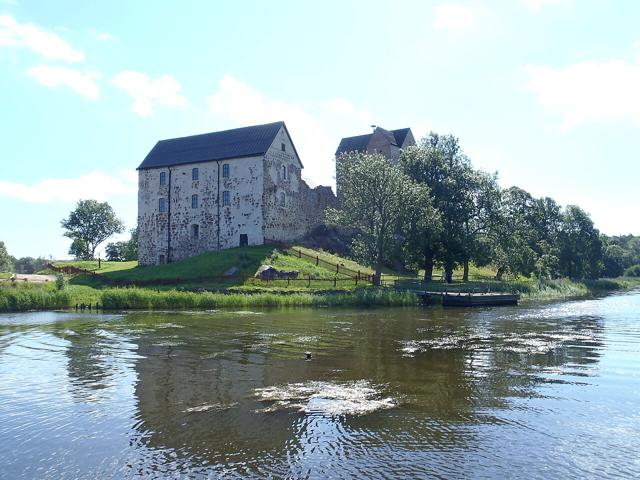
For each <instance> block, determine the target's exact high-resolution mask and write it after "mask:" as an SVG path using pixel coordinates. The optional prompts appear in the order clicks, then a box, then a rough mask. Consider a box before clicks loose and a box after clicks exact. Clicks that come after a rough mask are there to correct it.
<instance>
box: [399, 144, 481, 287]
mask: <svg viewBox="0 0 640 480" xmlns="http://www.w3.org/2000/svg"><path fill="white" fill-rule="evenodd" d="M400 163H401V165H402V168H403V170H404V171H405V173H407V174H408V175H409V177H411V179H412V180H414V181H416V182H418V183H422V184H425V185H427V186H428V187H429V189H430V191H431V198H432V201H433V205H434V207H435V208H436V209H437V210H438V211H439V213H440V217H441V220H442V230H441V235H440V238H439V241H438V242H435V243H434V244H433V247H434V248H433V250H432V252H431V253H432V260H431V261H430V262H428V263H427V265H426V268H425V280H427V281H428V280H430V279H431V277H432V271H433V265H434V263H435V261H436V260H439V261H440V262H441V263H442V265H443V266H444V270H445V275H446V278H447V281H449V282H450V281H451V279H452V274H453V270H454V268H455V267H456V265H457V264H459V263H460V262H461V261H464V260H463V257H464V255H463V250H464V243H465V240H464V220H465V219H467V218H469V217H470V216H471V214H470V213H469V210H470V209H472V208H473V205H472V204H473V201H472V200H471V199H470V198H469V191H468V187H469V184H470V182H471V178H472V176H473V169H472V167H471V162H470V161H469V159H468V157H467V156H466V155H465V154H464V153H463V152H462V148H461V147H460V144H459V141H458V139H457V138H456V137H454V136H453V135H439V134H437V133H434V132H431V133H430V134H429V135H428V136H427V137H425V138H423V139H422V140H421V141H420V144H419V145H418V146H416V147H411V148H407V149H405V150H403V152H402V154H401V158H400Z"/></svg>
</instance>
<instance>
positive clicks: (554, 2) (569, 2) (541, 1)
mask: <svg viewBox="0 0 640 480" xmlns="http://www.w3.org/2000/svg"><path fill="white" fill-rule="evenodd" d="M520 3H521V4H522V5H524V6H525V7H527V8H528V9H529V10H532V11H534V12H538V11H540V10H541V9H542V8H544V7H562V8H571V7H572V6H573V0H520Z"/></svg>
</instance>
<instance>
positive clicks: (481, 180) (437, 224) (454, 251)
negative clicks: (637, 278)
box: [327, 133, 639, 281]
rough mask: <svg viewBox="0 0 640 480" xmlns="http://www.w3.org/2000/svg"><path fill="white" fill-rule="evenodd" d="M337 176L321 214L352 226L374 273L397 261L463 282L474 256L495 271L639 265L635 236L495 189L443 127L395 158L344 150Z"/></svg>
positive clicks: (593, 270) (570, 272)
mask: <svg viewBox="0 0 640 480" xmlns="http://www.w3.org/2000/svg"><path fill="white" fill-rule="evenodd" d="M336 181H337V185H338V192H339V197H340V200H341V207H340V208H339V209H335V210H330V211H329V212H328V215H327V220H328V221H329V223H332V224H334V225H337V226H340V227H343V228H346V229H349V230H351V231H352V233H353V234H354V241H353V245H352V251H353V252H354V254H355V255H356V256H357V257H359V258H360V259H361V260H363V261H365V262H369V263H370V264H371V265H374V266H376V267H377V268H376V270H377V276H378V277H379V275H380V273H381V270H382V268H383V266H384V265H397V264H398V263H402V264H403V265H405V266H406V267H408V268H411V269H414V270H424V272H425V273H424V279H425V280H426V281H429V280H431V279H432V272H433V270H434V267H441V268H443V270H444V271H445V276H446V279H447V281H451V279H452V275H453V272H454V270H455V269H456V268H458V267H462V269H463V276H464V280H467V279H468V276H469V264H470V263H471V262H473V263H475V264H476V265H478V266H489V265H490V266H492V267H493V268H494V269H495V271H496V277H497V279H501V278H502V277H503V276H504V275H505V274H510V275H514V276H524V277H531V276H536V277H538V278H545V279H553V278H560V277H568V278H573V279H585V278H587V279H595V278H598V277H600V276H601V275H603V274H604V275H606V276H619V275H621V274H623V273H624V271H625V268H629V267H631V265H633V264H637V263H638V256H637V254H638V251H639V250H638V249H637V246H638V244H637V242H636V240H637V239H633V237H631V238H632V240H628V237H611V238H609V237H602V236H601V235H600V233H599V232H598V230H597V229H596V228H595V227H594V225H593V221H592V220H591V218H590V216H589V214H588V213H587V212H585V211H584V210H582V209H581V208H580V207H578V206H576V205H568V206H565V207H562V206H561V205H559V204H558V203H557V202H556V201H555V200H553V199H552V198H549V197H542V198H535V197H533V196H532V195H531V194H530V193H528V192H527V191H525V190H523V189H521V188H519V187H510V188H506V189H503V188H500V187H499V185H498V182H497V173H494V174H490V173H487V172H484V171H482V170H479V169H476V168H474V167H473V165H472V164H471V161H470V160H469V158H468V157H467V156H466V155H465V154H464V152H463V150H462V148H461V147H460V144H459V141H458V139H457V138H456V137H454V136H452V135H439V134H437V133H430V134H429V135H428V136H426V137H425V138H423V139H422V140H421V141H420V142H419V144H418V145H417V146H415V147H409V148H406V149H404V150H403V151H402V152H401V154H400V159H399V162H397V164H393V163H392V162H389V161H388V160H386V159H385V158H384V157H383V156H382V155H379V154H367V153H355V152H354V153H349V154H344V155H342V156H340V157H338V158H337V176H336ZM631 245H635V247H632V246H631ZM634 248H635V250H634ZM632 252H635V256H634V254H633V253H632ZM633 272H634V271H628V272H627V273H628V274H633Z"/></svg>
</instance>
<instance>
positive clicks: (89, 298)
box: [0, 278, 640, 312]
mask: <svg viewBox="0 0 640 480" xmlns="http://www.w3.org/2000/svg"><path fill="white" fill-rule="evenodd" d="M637 285H640V280H639V279H632V278H619V279H601V280H593V281H580V282H575V281H572V280H568V279H560V280H545V281H531V280H527V281H515V282H511V283H510V284H509V285H508V287H509V289H510V290H512V291H515V292H518V293H520V294H521V296H522V297H523V299H525V300H536V299H554V298H557V299H561V298H575V297H583V296H587V295H591V294H595V293H599V292H606V291H613V290H624V289H629V288H632V287H634V286H637ZM81 303H85V304H88V303H93V304H95V303H98V304H100V305H101V307H102V308H103V309H105V310H129V309H131V310H191V309H193V310H199V309H200V310H206V309H216V308H235V307H404V306H417V305H420V304H421V301H420V299H419V298H418V297H417V296H416V295H414V294H412V293H408V292H397V291H394V290H392V289H384V288H372V287H369V288H362V289H356V290H353V291H345V292H343V293H331V294H327V293H300V292H291V293H271V292H253V293H239V292H235V293H216V292H188V291H179V290H164V291H157V290H152V289H145V288H107V289H93V288H91V287H78V286H69V287H67V288H65V289H63V290H56V289H55V286H54V285H46V284H45V285H35V284H32V285H19V286H12V285H10V284H9V285H2V286H0V312H12V311H13V312H16V311H27V310H63V309H71V308H74V306H75V305H76V304H81Z"/></svg>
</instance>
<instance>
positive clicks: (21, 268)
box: [13, 257, 47, 273]
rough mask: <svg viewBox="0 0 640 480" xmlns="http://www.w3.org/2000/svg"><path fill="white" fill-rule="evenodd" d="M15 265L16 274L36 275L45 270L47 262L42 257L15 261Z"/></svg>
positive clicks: (23, 258)
mask: <svg viewBox="0 0 640 480" xmlns="http://www.w3.org/2000/svg"><path fill="white" fill-rule="evenodd" d="M13 263H14V270H15V272H16V273H36V272H39V271H40V270H43V269H44V268H45V266H46V264H47V260H46V259H45V258H42V257H38V258H33V257H22V258H17V259H15V260H14V262H13Z"/></svg>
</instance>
